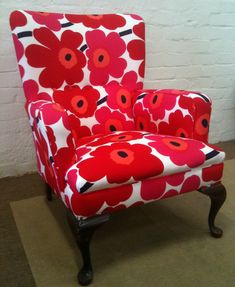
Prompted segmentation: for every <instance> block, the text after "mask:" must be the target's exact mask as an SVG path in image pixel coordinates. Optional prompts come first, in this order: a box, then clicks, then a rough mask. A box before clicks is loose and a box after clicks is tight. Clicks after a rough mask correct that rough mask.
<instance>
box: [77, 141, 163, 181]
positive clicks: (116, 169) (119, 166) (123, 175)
mask: <svg viewBox="0 0 235 287" xmlns="http://www.w3.org/2000/svg"><path fill="white" fill-rule="evenodd" d="M90 155H91V156H92V157H91V158H88V159H85V160H83V161H81V162H79V163H78V166H77V167H78V170H79V174H80V175H81V176H82V177H83V178H84V179H86V180H87V181H89V182H95V181H97V180H99V179H101V178H103V177H106V178H107V181H108V182H109V183H123V182H125V181H127V180H129V179H130V178H131V177H133V179H134V180H137V181H138V180H141V179H144V178H148V177H151V176H156V175H159V174H161V173H162V171H163V163H162V162H161V161H160V160H159V159H158V158H157V157H155V156H153V155H152V154H151V148H150V147H148V146H145V145H142V144H133V145H131V144H129V143H123V142H120V143H113V144H111V145H110V146H101V147H97V148H96V150H94V151H92V152H91V153H90ZM143 164H144V167H143Z"/></svg>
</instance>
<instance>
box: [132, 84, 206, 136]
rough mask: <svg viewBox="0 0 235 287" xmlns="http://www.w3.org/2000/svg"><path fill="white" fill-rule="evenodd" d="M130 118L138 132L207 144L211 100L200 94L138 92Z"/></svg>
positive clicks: (190, 92)
mask: <svg viewBox="0 0 235 287" xmlns="http://www.w3.org/2000/svg"><path fill="white" fill-rule="evenodd" d="M133 114H134V119H135V125H136V128H137V129H138V130H146V131H149V132H155V133H159V134H166V135H173V136H181V137H187V138H193V139H197V140H201V141H203V142H207V141H208V132H209V123H210V114H211V100H210V99H209V97H208V96H206V95H204V94H201V93H199V92H192V91H184V90H168V89H167V90H138V91H136V93H135V95H134V96H133Z"/></svg>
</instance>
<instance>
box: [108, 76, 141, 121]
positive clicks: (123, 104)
mask: <svg viewBox="0 0 235 287" xmlns="http://www.w3.org/2000/svg"><path fill="white" fill-rule="evenodd" d="M136 81H137V74H136V73H135V72H133V71H132V72H128V73H126V74H125V75H124V77H123V79H122V81H121V83H120V84H119V83H118V82H115V81H112V82H110V83H109V84H107V85H106V86H105V90H106V92H107V93H108V97H107V104H108V106H109V107H110V108H112V109H119V110H120V111H121V112H122V113H126V114H127V115H128V117H129V118H133V111H132V97H133V91H134V90H136V89H141V88H142V85H143V84H142V83H141V82H138V83H136Z"/></svg>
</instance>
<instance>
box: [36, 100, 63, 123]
mask: <svg viewBox="0 0 235 287" xmlns="http://www.w3.org/2000/svg"><path fill="white" fill-rule="evenodd" d="M40 110H41V111H42V112H43V121H44V123H45V125H53V124H55V123H57V122H58V121H59V120H60V119H63V118H64V116H65V114H64V109H63V108H62V107H61V106H60V105H58V104H56V103H46V104H45V105H43V106H41V107H40Z"/></svg>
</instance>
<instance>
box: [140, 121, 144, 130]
mask: <svg viewBox="0 0 235 287" xmlns="http://www.w3.org/2000/svg"><path fill="white" fill-rule="evenodd" d="M140 129H141V130H143V129H144V125H143V123H142V122H140Z"/></svg>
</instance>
